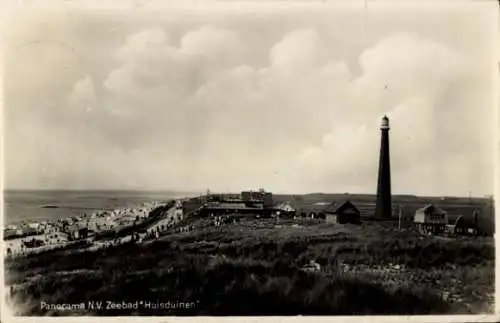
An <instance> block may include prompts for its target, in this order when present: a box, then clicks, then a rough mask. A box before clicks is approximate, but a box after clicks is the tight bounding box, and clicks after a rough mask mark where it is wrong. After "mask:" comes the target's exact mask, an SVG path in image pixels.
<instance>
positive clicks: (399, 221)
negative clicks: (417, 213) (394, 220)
mask: <svg viewBox="0 0 500 323" xmlns="http://www.w3.org/2000/svg"><path fill="white" fill-rule="evenodd" d="M401 213H402V210H401V204H399V219H398V229H399V230H401V216H402V214H401Z"/></svg>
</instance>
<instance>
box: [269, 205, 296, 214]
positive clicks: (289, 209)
mask: <svg viewBox="0 0 500 323" xmlns="http://www.w3.org/2000/svg"><path fill="white" fill-rule="evenodd" d="M274 209H275V211H276V212H279V214H280V215H290V216H294V215H295V214H296V212H297V211H296V210H295V209H294V208H293V206H292V205H290V203H289V202H281V203H280V204H278V205H276V206H275V208H274Z"/></svg>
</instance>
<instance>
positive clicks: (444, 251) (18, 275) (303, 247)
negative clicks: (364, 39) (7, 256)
mask: <svg viewBox="0 0 500 323" xmlns="http://www.w3.org/2000/svg"><path fill="white" fill-rule="evenodd" d="M200 221H205V220H198V222H200ZM194 222H196V221H194ZM493 248H494V247H493V242H492V240H491V239H487V238H469V239H457V240H443V239H436V238H428V237H426V238H421V237H419V236H418V235H416V234H413V233H411V232H397V231H394V230H393V229H392V228H390V227H384V226H383V225H379V224H364V225H363V226H349V225H347V226H328V225H321V224H311V225H309V226H303V227H298V228H293V227H290V226H285V227H280V228H275V227H274V224H273V223H272V222H271V221H268V222H267V223H266V221H259V222H256V221H255V220H249V221H244V222H242V223H240V224H231V225H225V226H222V227H220V228H213V227H205V228H202V229H199V230H197V231H195V232H188V233H178V234H172V235H168V236H166V237H163V238H162V239H161V240H159V241H154V242H152V243H147V244H144V245H134V244H129V245H122V246H118V247H114V248H110V249H105V250H98V251H93V252H83V253H66V252H62V251H61V252H54V253H49V254H45V255H38V256H34V257H29V258H23V259H19V260H17V261H16V262H12V263H8V264H6V269H7V276H6V283H7V285H14V286H15V288H14V289H13V291H12V301H13V302H14V304H16V308H17V309H18V310H19V311H20V313H22V314H25V315H61V314H62V315H70V314H75V315H76V314H85V315H129V314H130V315H297V314H302V315H354V314H359V315H368V314H445V313H478V312H483V311H486V310H487V309H488V308H487V305H488V304H487V303H488V298H487V297H486V296H487V295H489V294H491V293H492V291H493V282H494V265H493V264H494V249H493ZM310 260H315V261H316V262H318V263H319V264H320V265H321V272H318V273H305V272H303V271H301V270H300V268H301V267H302V266H303V265H304V264H306V263H308V262H309V261H310ZM389 264H392V265H394V264H398V265H400V266H401V267H402V268H401V269H400V270H396V271H394V270H393V271H387V270H386V269H385V268H388V266H390V265H389ZM346 265H347V266H350V267H351V268H354V269H352V270H349V271H346V270H344V269H342V268H343V267H342V266H346ZM374 268H382V269H381V270H378V271H377V270H374ZM443 292H445V293H449V294H450V295H455V296H453V297H452V296H449V297H443V296H442V293H443ZM457 295H458V296H457ZM41 300H44V301H45V302H50V303H79V302H87V301H96V300H103V301H105V300H117V301H122V300H128V301H135V300H143V301H151V302H157V301H159V302H167V301H171V302H174V301H182V302H193V303H194V304H195V305H196V306H194V307H193V308H191V309H189V310H188V309H174V310H172V309H156V310H155V309H151V308H149V309H145V308H142V309H141V308H139V309H138V310H134V309H130V310H115V311H109V310H108V311H96V312H88V311H81V312H78V313H76V312H74V313H68V312H64V313H61V312H46V311H42V310H41V309H40V301H41Z"/></svg>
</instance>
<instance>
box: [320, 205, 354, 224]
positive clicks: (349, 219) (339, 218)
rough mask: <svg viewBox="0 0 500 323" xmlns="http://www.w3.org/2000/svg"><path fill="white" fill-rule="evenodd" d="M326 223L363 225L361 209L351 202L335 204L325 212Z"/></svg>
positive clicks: (329, 206)
mask: <svg viewBox="0 0 500 323" xmlns="http://www.w3.org/2000/svg"><path fill="white" fill-rule="evenodd" d="M323 213H324V214H325V222H326V223H338V224H345V223H352V224H360V223H361V213H360V212H359V209H358V208H357V207H356V206H354V204H352V203H351V202H350V201H347V200H346V201H340V202H333V203H331V204H330V205H328V206H327V207H326V208H325V209H324V210H323Z"/></svg>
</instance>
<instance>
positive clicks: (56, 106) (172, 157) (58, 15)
mask: <svg viewBox="0 0 500 323" xmlns="http://www.w3.org/2000/svg"><path fill="white" fill-rule="evenodd" d="M200 8H201V7H195V8H194V9H193V7H175V8H163V9H162V10H159V9H157V10H146V9H143V10H133V11H132V10H109V9H108V10H82V9H65V10H62V9H57V10H56V9H50V10H49V9H45V10H41V9H37V10H33V9H32V10H25V11H23V12H22V13H19V14H17V15H15V18H14V17H11V18H10V19H9V20H5V21H4V23H3V27H5V28H3V31H4V32H3V36H4V37H3V40H4V41H3V45H4V48H3V49H4V60H3V62H4V66H3V72H4V76H3V81H4V82H3V87H4V110H3V113H4V120H5V122H4V125H5V127H4V129H5V130H4V152H5V164H4V165H5V185H6V187H7V188H75V189H79V188H86V189H181V190H204V189H206V188H211V189H212V190H234V191H235V190H239V189H247V188H259V187H264V188H266V189H269V190H273V191H280V192H296V193H301V192H320V191H321V192H360V193H374V192H375V189H376V180H377V165H378V153H379V151H378V149H379V142H380V137H379V136H380V134H379V130H378V127H379V123H380V118H381V117H382V116H383V115H384V114H387V115H388V116H389V117H390V119H391V133H390V135H391V137H390V140H391V163H392V176H393V177H392V185H393V192H394V193H411V194H422V195H468V194H469V191H470V192H472V194H473V195H483V194H492V192H493V154H492V147H493V140H492V136H493V121H492V120H493V118H494V113H493V108H494V107H493V105H494V101H493V95H494V89H495V87H494V85H493V75H494V71H496V63H494V58H495V53H494V51H493V45H494V44H493V43H494V42H493V40H496V38H495V36H496V34H494V33H495V32H496V31H497V28H495V27H496V25H495V24H494V21H493V19H492V18H493V15H492V14H489V13H490V12H492V11H493V10H491V8H489V9H490V10H488V8H487V7H485V6H484V5H481V6H480V5H477V4H476V5H475V6H473V7H471V6H470V5H468V6H455V9H453V10H452V9H450V7H448V8H446V7H435V6H433V7H428V6H423V5H419V6H418V7H415V6H404V7H403V6H400V5H398V4H397V2H394V1H391V2H390V3H389V4H387V3H383V2H380V1H378V2H374V3H373V4H372V3H369V5H368V9H367V10H365V9H364V8H363V5H362V4H360V5H356V6H352V7H342V8H340V7H334V6H330V5H321V4H315V5H308V6H307V7H303V6H302V7H300V6H287V7H286V8H285V7H284V6H282V5H281V6H280V5H272V6H271V5H269V6H268V5H262V4H259V5H257V4H256V5H248V6H239V7H235V6H232V7H231V9H230V10H229V9H228V8H229V6H226V7H224V6H213V7H211V8H210V9H203V10H202V9H200ZM494 64H495V65H494Z"/></svg>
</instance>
